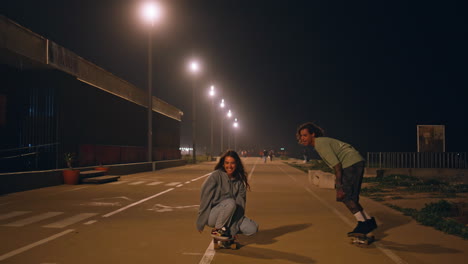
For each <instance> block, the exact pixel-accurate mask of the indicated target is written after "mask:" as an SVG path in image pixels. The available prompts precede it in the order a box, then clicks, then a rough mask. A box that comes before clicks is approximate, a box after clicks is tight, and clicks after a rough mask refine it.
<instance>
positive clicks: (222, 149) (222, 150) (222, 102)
mask: <svg viewBox="0 0 468 264" xmlns="http://www.w3.org/2000/svg"><path fill="white" fill-rule="evenodd" d="M219 106H220V107H221V113H222V114H221V155H222V153H223V152H224V148H223V120H224V112H223V110H224V99H221V104H220V105H219Z"/></svg>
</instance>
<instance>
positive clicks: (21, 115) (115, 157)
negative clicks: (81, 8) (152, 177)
mask: <svg viewBox="0 0 468 264" xmlns="http://www.w3.org/2000/svg"><path fill="white" fill-rule="evenodd" d="M0 48H1V50H0V62H1V86H0V172H11V171H25V170H45V169H57V168H63V167H65V162H64V158H63V157H64V154H65V153H74V154H75V155H76V157H77V159H76V164H74V165H75V166H93V165H99V164H122V163H135V162H145V161H147V123H148V120H147V105H148V99H147V92H146V91H145V90H143V89H139V88H137V87H135V86H133V85H132V84H130V83H128V82H126V81H125V80H122V79H120V78H119V77H117V76H115V75H113V74H111V73H109V72H107V71H105V70H104V69H102V68H100V67H98V66H96V65H94V64H93V63H91V62H89V61H86V60H85V59H83V58H81V57H79V56H77V55H76V54H74V53H73V52H71V51H69V50H67V49H65V48H63V47H61V46H59V45H58V44H56V43H54V42H52V41H50V40H48V39H46V38H44V37H42V36H39V35H37V34H36V33H34V32H31V31H30V30H28V29H26V28H24V27H22V26H20V25H18V24H16V23H15V22H13V21H11V20H9V19H7V18H6V17H4V16H0ZM152 100H153V106H152V109H153V120H152V124H153V139H152V141H153V149H152V153H153V155H152V157H153V160H154V161H159V160H174V159H180V151H179V147H180V121H181V118H182V115H183V113H182V112H181V111H180V110H179V109H177V108H175V107H174V106H172V105H170V104H168V103H166V102H164V101H162V100H159V99H158V98H155V97H153V98H152Z"/></svg>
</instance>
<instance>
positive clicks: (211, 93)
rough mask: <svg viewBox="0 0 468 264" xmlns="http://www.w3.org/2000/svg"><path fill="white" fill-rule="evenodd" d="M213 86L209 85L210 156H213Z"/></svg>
mask: <svg viewBox="0 0 468 264" xmlns="http://www.w3.org/2000/svg"><path fill="white" fill-rule="evenodd" d="M214 95H215V91H214V86H213V85H211V87H210V97H211V142H210V157H212V156H213V118H214V117H213V108H214Z"/></svg>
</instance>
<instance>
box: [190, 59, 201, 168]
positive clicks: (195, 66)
mask: <svg viewBox="0 0 468 264" xmlns="http://www.w3.org/2000/svg"><path fill="white" fill-rule="evenodd" d="M190 71H191V72H192V73H193V74H194V75H196V74H197V73H198V71H199V65H198V62H196V61H192V62H191V63H190ZM192 86H193V87H192V156H193V163H197V153H196V143H195V142H196V138H197V136H196V131H197V129H196V109H197V108H196V104H195V95H196V93H195V89H196V76H195V77H194V79H193V83H192Z"/></svg>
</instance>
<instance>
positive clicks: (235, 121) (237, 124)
mask: <svg viewBox="0 0 468 264" xmlns="http://www.w3.org/2000/svg"><path fill="white" fill-rule="evenodd" d="M233 126H234V127H236V128H237V127H238V126H239V123H237V118H235V119H234V124H233Z"/></svg>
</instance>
